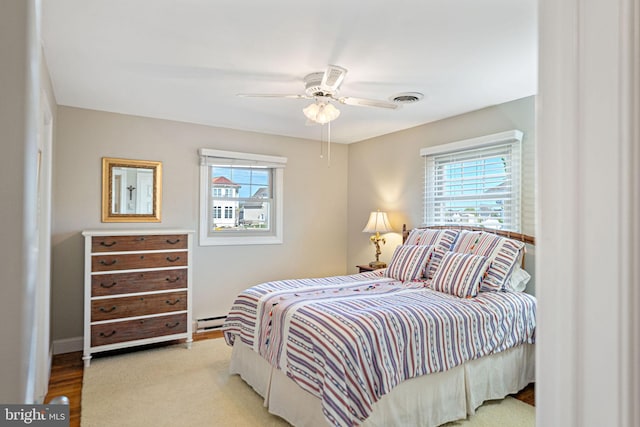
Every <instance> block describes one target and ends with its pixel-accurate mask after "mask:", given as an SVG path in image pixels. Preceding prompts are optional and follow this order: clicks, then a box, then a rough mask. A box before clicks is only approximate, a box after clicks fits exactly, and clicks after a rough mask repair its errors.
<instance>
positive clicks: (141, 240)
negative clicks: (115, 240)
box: [136, 237, 144, 242]
mask: <svg viewBox="0 0 640 427" xmlns="http://www.w3.org/2000/svg"><path fill="white" fill-rule="evenodd" d="M136 240H137V241H138V242H144V237H138V238H137V239H136Z"/></svg>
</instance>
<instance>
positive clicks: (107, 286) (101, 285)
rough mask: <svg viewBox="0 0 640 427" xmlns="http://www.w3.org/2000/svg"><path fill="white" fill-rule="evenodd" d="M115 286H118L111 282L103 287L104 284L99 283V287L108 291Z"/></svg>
mask: <svg viewBox="0 0 640 427" xmlns="http://www.w3.org/2000/svg"><path fill="white" fill-rule="evenodd" d="M117 284H118V282H113V283H111V284H110V285H105V284H104V283H100V287H101V288H107V289H109V288H113V287H114V286H115V285H117Z"/></svg>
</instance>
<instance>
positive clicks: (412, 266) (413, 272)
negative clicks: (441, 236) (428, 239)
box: [384, 245, 433, 282]
mask: <svg viewBox="0 0 640 427" xmlns="http://www.w3.org/2000/svg"><path fill="white" fill-rule="evenodd" d="M432 249H433V246H426V245H400V246H398V247H397V248H396V249H395V250H394V251H393V256H392V257H391V262H390V263H389V265H388V266H387V269H386V270H385V272H384V275H385V276H387V277H392V278H394V279H396V280H402V281H403V282H404V281H407V280H416V279H419V278H420V277H422V272H423V270H424V266H425V265H426V264H427V261H429V255H431V251H432Z"/></svg>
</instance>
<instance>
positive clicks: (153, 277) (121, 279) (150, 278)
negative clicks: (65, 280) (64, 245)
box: [91, 268, 187, 297]
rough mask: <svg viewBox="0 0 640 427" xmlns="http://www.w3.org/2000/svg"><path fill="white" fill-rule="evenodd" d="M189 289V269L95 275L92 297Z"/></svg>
mask: <svg viewBox="0 0 640 427" xmlns="http://www.w3.org/2000/svg"><path fill="white" fill-rule="evenodd" d="M186 287H187V269H186V268H180V269H176V270H160V271H144V272H140V273H113V274H95V275H93V276H91V296H92V297H102V296H107V295H117V294H130V293H135V292H152V291H164V290H168V289H182V288H186Z"/></svg>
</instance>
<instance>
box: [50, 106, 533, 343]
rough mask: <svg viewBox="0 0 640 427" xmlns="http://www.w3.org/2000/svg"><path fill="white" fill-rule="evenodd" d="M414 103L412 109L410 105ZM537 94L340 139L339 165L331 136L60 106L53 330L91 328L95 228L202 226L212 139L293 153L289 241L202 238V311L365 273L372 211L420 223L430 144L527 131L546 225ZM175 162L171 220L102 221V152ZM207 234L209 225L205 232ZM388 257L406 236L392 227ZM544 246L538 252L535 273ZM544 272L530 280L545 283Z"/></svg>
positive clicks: (198, 293)
mask: <svg viewBox="0 0 640 427" xmlns="http://www.w3.org/2000/svg"><path fill="white" fill-rule="evenodd" d="M407 108H410V106H408V107H407ZM534 122H535V120H534V98H533V97H529V98H524V99H521V100H517V101H513V102H510V103H506V104H502V105H499V106H495V107H490V108H486V109H483V110H479V111H474V112H471V113H467V114H464V115H461V116H457V117H453V118H449V119H445V120H441V121H438V122H434V123H430V124H427V125H423V126H419V127H416V128H412V129H409V130H406V131H402V132H397V133H394V134H390V135H385V136H381V137H378V138H374V139H370V140H367V141H363V142H359V143H355V144H351V145H340V144H334V145H333V147H332V161H331V166H330V167H327V163H326V160H323V159H320V158H319V146H318V144H319V142H317V141H308V140H300V139H295V138H288V137H279V136H272V135H264V134H258V133H251V132H243V131H234V130H229V129H223V128H212V127H207V126H200V125H194V124H188V123H178V122H171V121H166V120H155V119H147V118H142V117H134V116H128V115H120V114H112V113H105V112H98V111H91V110H83V109H77V108H69V107H58V123H57V134H56V144H55V159H56V162H55V166H54V226H53V242H52V243H53V319H54V321H53V338H54V339H62V338H72V337H78V336H81V335H82V322H83V319H82V307H83V283H82V281H83V271H82V268H83V263H82V260H83V256H84V254H83V243H82V237H81V235H80V232H81V231H82V230H84V229H96V228H98V229H108V228H118V229H120V228H138V227H142V228H160V227H186V228H191V229H193V230H195V231H197V230H198V206H199V201H198V191H199V190H198V176H199V175H198V174H199V169H198V167H199V166H198V156H197V149H198V148H201V147H207V148H216V149H223V150H232V151H244V152H255V153H260V154H271V155H278V156H285V157H288V159H289V162H288V164H287V168H286V170H285V212H284V214H285V230H284V233H285V234H284V236H285V243H284V244H283V245H256V246H226V247H225V246H217V247H215V246H214V247H200V246H199V245H198V244H197V237H196V245H195V248H194V257H193V260H194V275H193V277H194V283H193V287H194V318H195V319H197V318H203V317H210V316H219V315H224V314H226V311H227V310H228V308H229V306H230V304H231V302H232V300H233V298H234V296H235V295H236V294H237V292H238V291H240V290H242V289H244V288H246V287H247V286H250V285H253V284H257V283H260V282H263V281H268V280H274V279H281V278H294V277H309V276H322V275H329V274H343V273H345V272H355V271H356V268H355V266H356V265H357V264H364V263H367V262H369V261H371V260H372V259H373V257H374V249H373V246H371V244H370V243H369V236H368V234H365V233H362V228H363V227H364V225H365V222H366V219H367V217H368V213H369V212H370V211H372V210H375V209H381V210H386V211H387V212H389V215H390V220H391V222H392V225H393V226H394V227H396V229H397V230H398V232H399V231H400V229H401V227H402V224H403V223H406V224H407V225H408V226H409V227H414V226H418V225H420V222H421V216H422V182H423V173H424V171H423V160H422V158H421V157H420V154H419V150H420V148H422V147H426V146H429V145H436V144H443V143H447V142H451V141H455V140H460V139H467V138H473V137H477V136H482V135H487V134H491V133H496V132H500V131H504V130H509V129H520V130H522V131H523V132H524V134H525V136H524V140H523V158H524V167H523V178H524V179H523V181H524V193H525V194H529V195H530V196H531V197H529V198H527V197H525V200H530V201H527V203H530V204H531V209H525V210H526V211H528V212H530V213H528V214H526V215H525V217H524V219H523V220H524V231H525V232H526V233H529V234H535V232H534V229H535V224H534V216H533V192H534V186H533V182H534V176H533V173H534V172H533V171H534V160H535V159H534V149H533V141H534ZM105 156H106V157H125V158H132V159H146V160H160V161H162V162H163V169H164V170H163V173H164V179H163V206H162V216H163V218H162V223H161V224H143V225H136V224H104V223H101V222H100V203H101V194H100V182H101V169H100V168H101V166H100V161H101V158H102V157H105ZM196 236H197V233H196ZM386 237H387V244H386V245H385V246H383V248H382V251H383V253H382V256H381V259H382V260H383V261H387V262H388V261H389V259H390V257H391V254H392V253H393V248H394V247H395V246H396V245H397V244H399V243H400V242H401V236H400V234H399V233H391V234H389V235H387V236H386ZM534 255H535V254H533V251H532V250H530V251H529V253H528V254H527V270H530V271H534V265H535V256H534ZM534 283H535V282H534V281H532V283H531V286H530V291H533V290H534V289H535V288H534Z"/></svg>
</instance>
